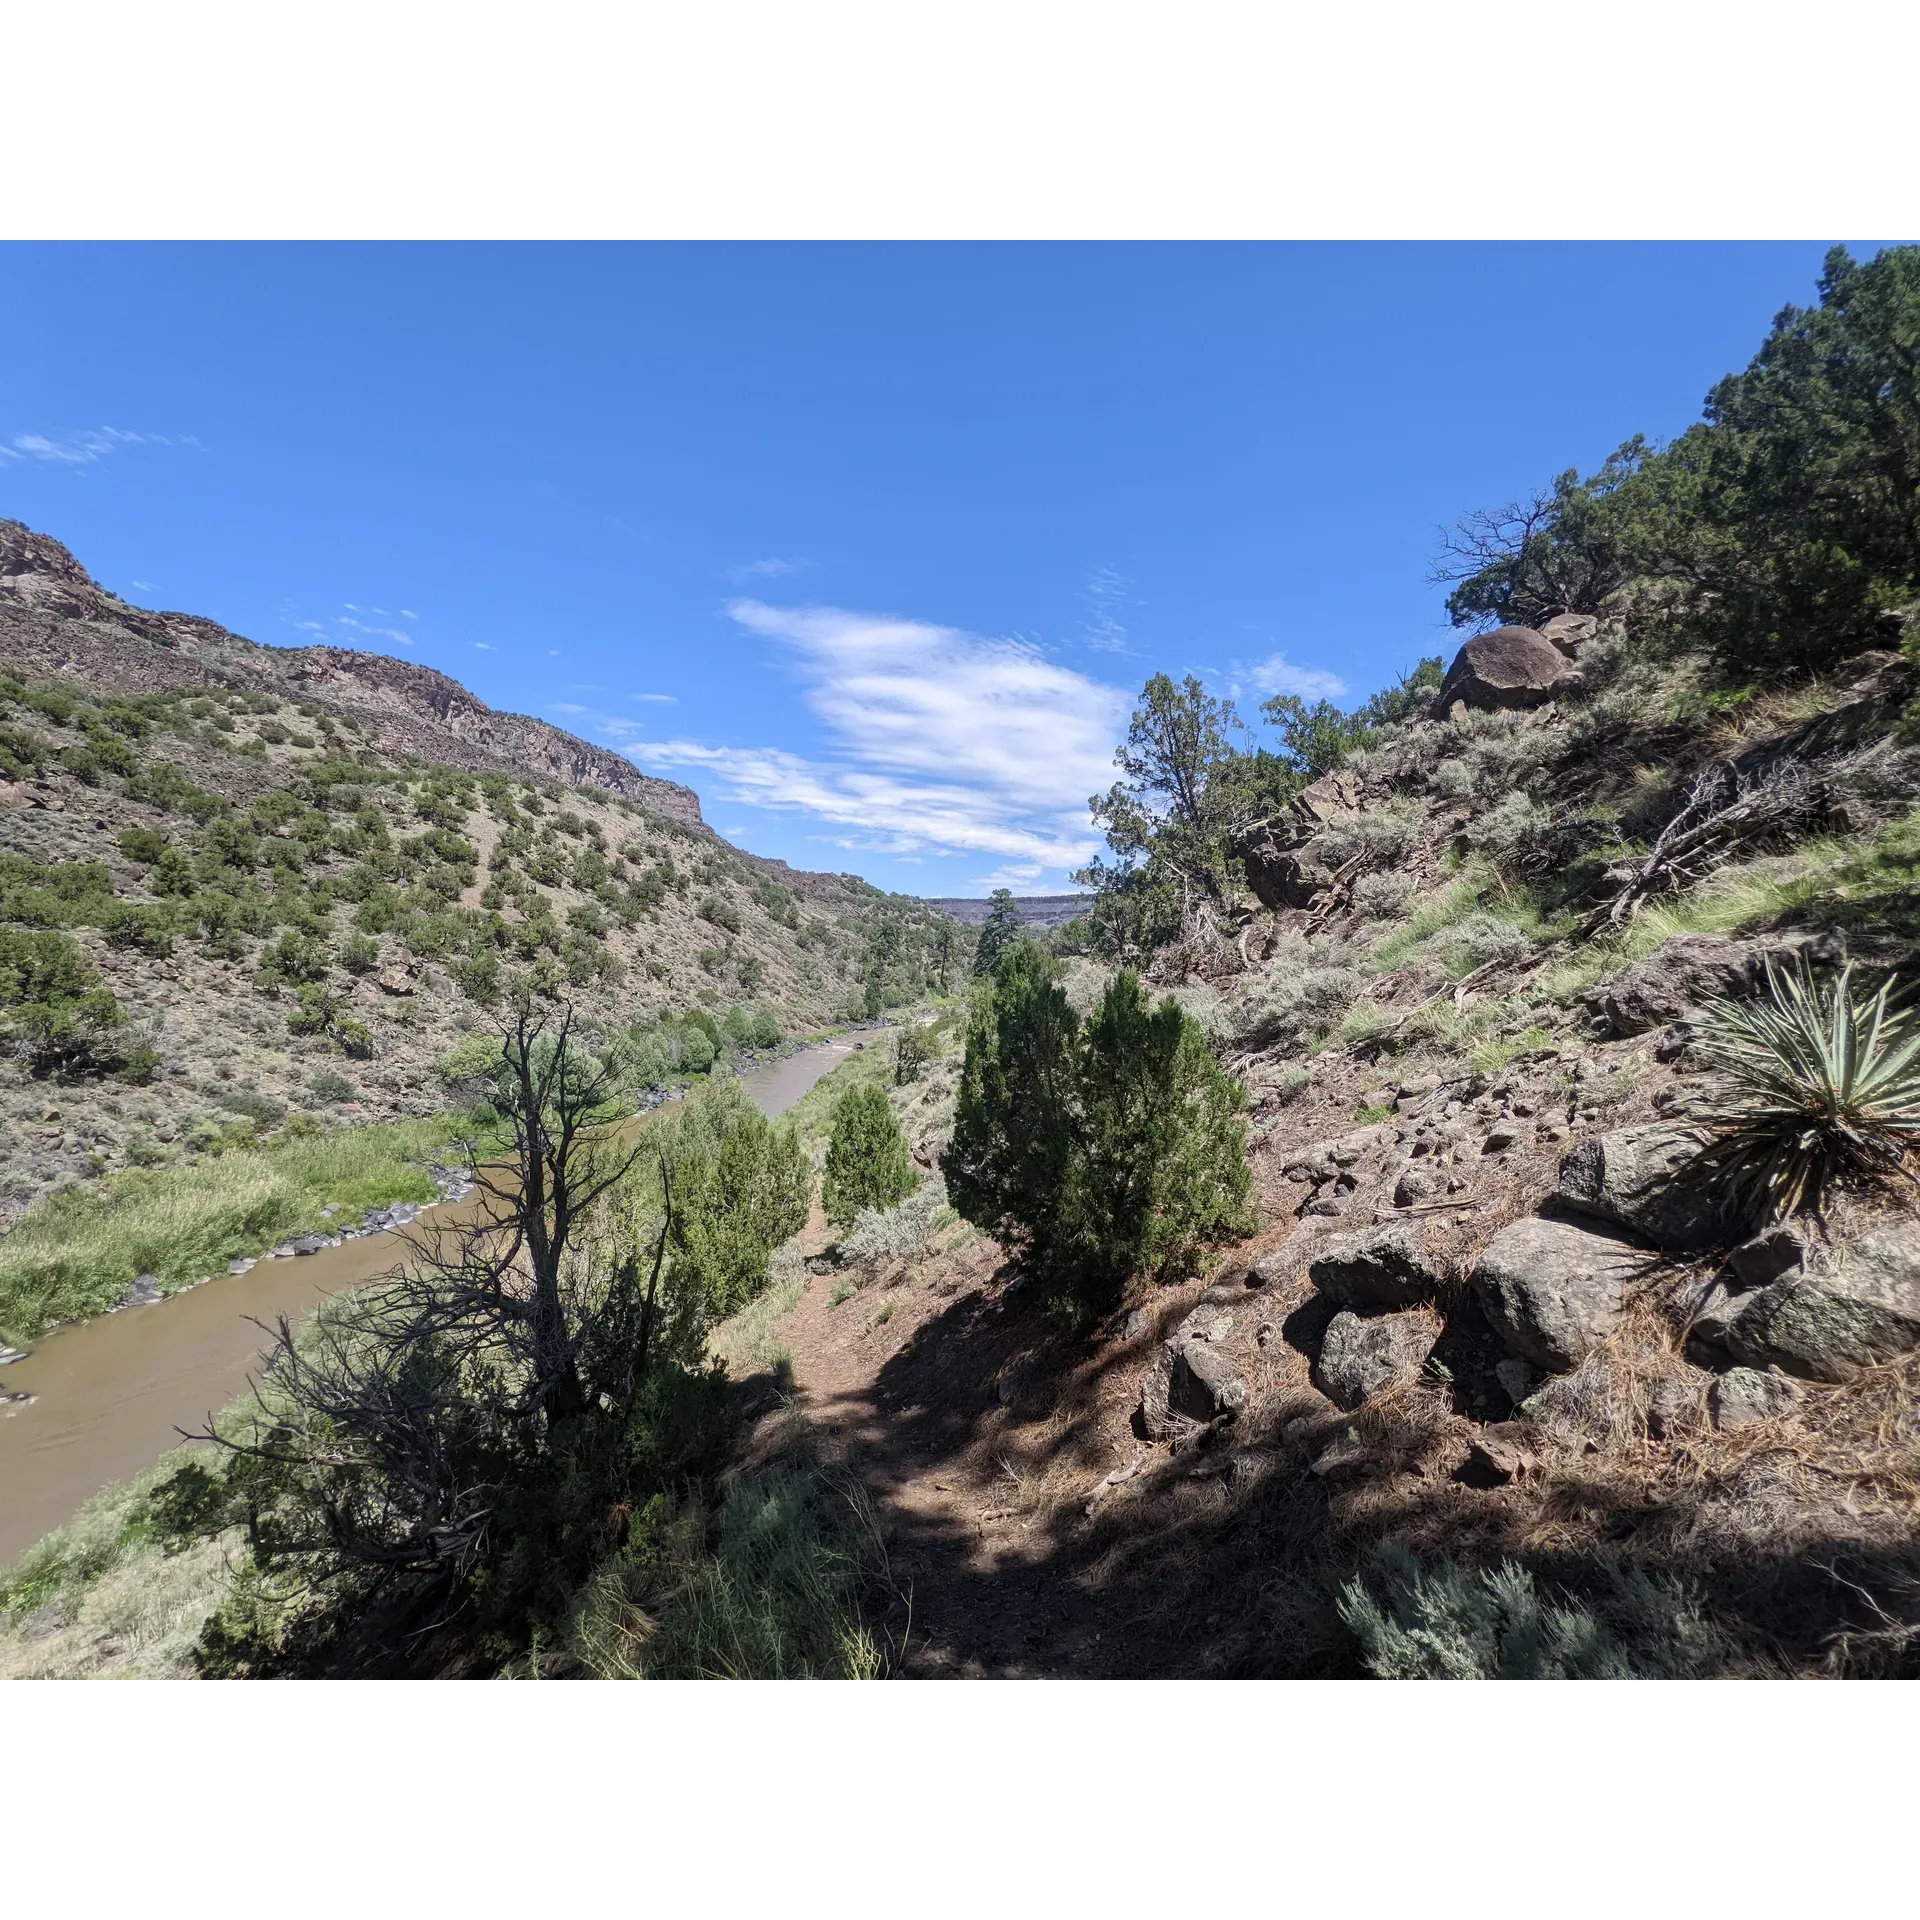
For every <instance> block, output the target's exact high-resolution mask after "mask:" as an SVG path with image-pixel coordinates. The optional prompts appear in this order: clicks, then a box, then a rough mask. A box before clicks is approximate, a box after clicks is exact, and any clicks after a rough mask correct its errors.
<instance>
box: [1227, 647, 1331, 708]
mask: <svg viewBox="0 0 1920 1920" xmlns="http://www.w3.org/2000/svg"><path fill="white" fill-rule="evenodd" d="M1233 679H1234V682H1235V685H1234V689H1233V690H1234V692H1235V693H1236V694H1237V693H1238V692H1239V691H1240V683H1241V682H1242V681H1244V682H1245V683H1246V684H1247V685H1248V686H1250V687H1252V688H1253V690H1254V691H1255V692H1256V693H1263V694H1267V693H1295V694H1298V695H1299V696H1300V698H1301V699H1302V700H1337V699H1339V698H1340V696H1341V695H1342V694H1343V693H1345V692H1346V691H1347V683H1346V682H1345V681H1344V680H1342V679H1341V678H1340V676H1339V675H1338V674H1337V673H1327V672H1325V671H1324V670H1323V669H1321V668H1319V667H1296V666H1295V665H1294V664H1293V662H1292V661H1291V660H1289V659H1288V658H1287V656H1286V655H1285V654H1284V653H1270V654H1268V655H1267V657H1266V658H1265V659H1264V660H1251V661H1240V660H1236V661H1235V662H1234V663H1233Z"/></svg>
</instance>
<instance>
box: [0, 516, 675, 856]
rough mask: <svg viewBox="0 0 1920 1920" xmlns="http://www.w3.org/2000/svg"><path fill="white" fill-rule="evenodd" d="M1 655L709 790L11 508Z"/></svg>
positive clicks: (525, 769) (449, 757)
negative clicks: (72, 543)
mask: <svg viewBox="0 0 1920 1920" xmlns="http://www.w3.org/2000/svg"><path fill="white" fill-rule="evenodd" d="M0 654H3V655H4V657H5V658H6V659H7V660H9V661H10V662H14V663H17V664H19V665H22V666H25V667H28V668H29V669H31V670H32V671H35V672H38V673H44V674H47V675H49V676H50V677H52V678H55V679H61V680H70V681H75V682H78V683H79V684H81V685H83V686H85V687H86V688H87V689H88V691H89V692H91V693H94V694H137V693H154V692H180V691H185V690H190V689H193V688H197V687H216V686H217V687H237V688H245V689H250V690H252V691H255V692H260V693H271V694H273V695H275V696H276V697H278V698H280V699H285V700H303V701H307V702H309V703H311V704H313V705H315V706H318V707H319V708H320V709H321V710H322V711H324V712H327V713H330V714H332V715H333V716H334V717H335V718H336V719H340V720H351V721H353V722H354V723H355V724H356V725H357V726H358V727H359V729H360V732H361V737H362V738H363V739H365V740H366V741H367V742H368V743H369V744H371V745H373V746H376V747H378V748H379V749H380V750H381V751H382V752H384V753H389V754H394V755H398V756H401V757H404V756H406V755H408V754H418V755H419V756H420V757H421V758H422V759H426V760H430V761H433V762H434V763H436V764H439V765H445V766H455V767H466V768H470V769H472V770H473V771H475V772H502V773H514V774H518V775H521V776H523V777H529V778H535V779H546V780H560V781H565V782H567V783H568V784H569V785H573V786H591V787H599V788H601V789H603V790H604V791H606V792H609V793H617V794H620V795H622V796H623V797H624V798H626V799H629V800H634V801H637V802H639V804H640V805H641V806H643V807H646V808H648V809H649V810H650V811H652V812H654V813H658V814H663V815H665V816H666V817H667V818H669V819H673V820H679V821H682V822H684V823H685V824H686V825H688V826H701V825H703V824H704V822H703V821H702V819H701V816H700V798H699V796H698V795H697V794H696V793H694V792H693V791H692V790H691V789H690V788H687V787H683V786H680V785H679V784H678V783H677V782H675V781H672V780H656V779H654V778H653V777H652V776H651V775H648V774H644V773H642V772H641V771H640V769H639V768H638V767H636V766H635V765H634V764H633V762H632V761H631V760H628V759H627V758H626V757H625V756H624V755H622V754H618V753H614V752H613V751H612V750H611V749H609V748H607V747H597V746H594V745H593V744H592V743H591V742H590V741H586V740H580V739H577V738H575V736H574V735H572V734H570V733H563V732H562V731H561V730H560V729H559V728H558V727H554V726H549V725H548V724H547V722H546V721H544V720H535V719H532V718H530V717H528V716H527V715H525V714H518V713H498V712H496V711H495V710H494V709H493V708H492V707H490V706H488V705H487V704H486V702H485V701H484V700H481V699H478V698H477V697H476V696H475V695H473V694H471V693H469V692H468V691H467V689H466V688H465V687H463V686H461V685H460V683H459V682H458V681H457V680H452V679H449V678H448V677H447V675H445V674H444V673H437V672H435V671H434V669H433V668H431V667H423V666H417V665H415V664H414V663H413V662H412V661H410V660H394V659H390V658H388V657H387V656H386V655H385V654H379V653H360V652H357V651H354V650H352V649H350V648H346V647H326V646H321V647H267V646H262V645H260V644H259V643H258V642H256V641H252V640H245V639H242V638H241V637H240V636H239V635H238V634H234V633H229V632H228V631H227V629H226V628H225V627H222V626H220V625H218V624H217V623H216V622H214V621H212V620H203V619H201V618H199V617H198V616H196V615H193V614H185V613H155V612H150V611H149V610H148V609H146V608H144V607H136V606H132V605H130V604H129V603H128V602H127V601H124V600H122V599H120V598H119V596H118V595H116V594H112V593H109V592H108V591H107V590H106V589H105V588H104V587H102V586H100V585H99V584H98V583H97V582H96V581H95V580H94V579H93V578H92V576H91V575H90V574H89V573H88V572H87V570H86V568H85V567H83V566H82V565H81V564H80V562H79V561H78V560H76V559H75V558H74V557H73V555H72V554H71V553H69V552H68V551H67V549H66V548H65V547H63V546H62V545H61V544H60V542H59V541H57V540H54V539H52V538H50V537H49V536H48V535H46V534H44V533H36V532H35V531H34V530H33V529H32V528H31V527H27V526H23V525H22V524H21V523H20V522H19V521H18V520H0Z"/></svg>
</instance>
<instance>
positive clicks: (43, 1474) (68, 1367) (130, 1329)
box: [0, 1043, 853, 1568]
mask: <svg viewBox="0 0 1920 1920" xmlns="http://www.w3.org/2000/svg"><path fill="white" fill-rule="evenodd" d="M852 1051H853V1048H852V1047H851V1046H848V1045H845V1044H838V1043H835V1044H829V1045H826V1046H819V1047H809V1048H807V1049H806V1050H805V1051H803V1052H801V1053H795V1054H789V1055H788V1056H787V1058H786V1059H784V1060H776V1061H775V1062H774V1063H773V1065H772V1066H769V1067H756V1068H755V1069H754V1070H753V1071H752V1072H750V1073H744V1074H742V1075H741V1076H740V1084H741V1085H742V1086H743V1087H744V1088H745V1089H746V1090H747V1092H748V1093H749V1094H751V1095H752V1096H753V1099H754V1102H755V1104H756V1105H757V1106H758V1107H759V1108H760V1110H761V1111H762V1112H763V1113H766V1114H768V1115H773V1114H778V1113H784V1112H785V1111H786V1109H787V1108H788V1107H790V1106H792V1105H793V1103H794V1102H795V1101H796V1100H798V1099H799V1098H800V1097H801V1095H802V1094H804V1093H806V1092H807V1091H808V1089H809V1088H811V1087H812V1086H813V1084H814V1083H815V1082H816V1081H817V1080H820V1079H822V1078H824V1077H825V1076H826V1075H827V1074H829V1073H831V1072H832V1071H833V1069H834V1068H835V1067H837V1066H838V1065H839V1064H840V1063H841V1061H843V1060H845V1059H846V1058H847V1056H848V1055H849V1054H850V1053H851V1052H852ZM475 1204H476V1202H475V1201H471V1200H469V1201H465V1202H459V1203H455V1204H453V1205H450V1206H443V1207H435V1208H431V1209H429V1210H426V1211H423V1212H422V1214H421V1215H420V1218H421V1219H422V1220H423V1221H424V1220H432V1221H438V1222H441V1223H446V1224H452V1223H454V1222H457V1221H458V1220H459V1219H460V1218H461V1216H462V1214H463V1212H466V1211H470V1210H471V1209H472V1208H473V1206H474V1205H475ZM399 1244H400V1243H399V1241H398V1240H397V1238H396V1237H395V1236H394V1235H393V1234H390V1233H376V1234H370V1235H368V1236H367V1237H366V1238H365V1239H363V1240H348V1241H344V1242H342V1244H341V1245H339V1246H337V1247H326V1248H323V1249H322V1250H321V1251H320V1252H318V1253H315V1254H310V1255H307V1256H304V1257H302V1258H298V1259H291V1260H262V1261H260V1262H259V1263H258V1264H257V1265H256V1266H255V1267H254V1268H253V1270H252V1271H251V1272H249V1273H243V1274H235V1275H231V1276H226V1277H223V1278H220V1279H217V1280H214V1281H211V1282H209V1283H208V1284H207V1285H206V1286H203V1287H192V1288H189V1289H188V1290H187V1291H186V1292H185V1293H176V1294H173V1295H170V1296H169V1297H168V1298H167V1299H165V1300H162V1301H161V1302H159V1303H158V1304H157V1305H155V1306H151V1307H131V1308H129V1309H127V1310H126V1311H125V1312H123V1313H111V1314H103V1315H102V1316H101V1317H100V1318H98V1319H95V1320H84V1321H81V1322H80V1323H79V1324H78V1325H76V1326H71V1327H62V1328H60V1329H59V1330H58V1331H57V1332H54V1333H50V1334H49V1335H48V1336H47V1337H46V1339H44V1340H43V1341H41V1343H40V1344H39V1346H38V1347H36V1348H35V1349H34V1350H33V1351H32V1352H31V1353H29V1354H28V1355H27V1357H26V1358H25V1359H24V1360H19V1361H16V1362H15V1363H14V1364H13V1365H12V1366H10V1367H6V1368H0V1388H4V1389H5V1390H6V1391H8V1392H10V1393H12V1392H26V1393H32V1394H36V1395H38V1398H37V1399H36V1400H35V1401H34V1402H33V1403H32V1404H31V1405H30V1406H20V1407H15V1408H12V1409H9V1410H8V1415H9V1417H5V1418H0V1568H4V1567H7V1566H10V1565H11V1564H12V1563H13V1562H14V1560H16V1559H17V1558H18V1557H19V1556H20V1554H21V1553H22V1552H24V1551H25V1550H26V1549H27V1548H28V1547H30V1546H31V1545H32V1544H33V1543H34V1542H35V1541H36V1540H38V1539H39V1538H40V1537H41V1536H42V1535H43V1534H47V1533H50V1532H51V1531H52V1530H53V1529H54V1528H55V1527H59V1526H64V1525H65V1524H66V1522H67V1521H69V1520H70V1519H72V1518H73V1516H74V1514H75V1512H76V1511H78V1509H79V1508H80V1506H81V1505H82V1504H83V1503H84V1502H85V1501H86V1500H88V1499H89V1498H91V1497H92V1496H93V1495H94V1494H96V1493H98V1492H99V1491H100V1489H101V1488H102V1487H105V1486H109V1485H111V1484H112V1483H113V1482H114V1481H116V1480H126V1479H129V1478H131V1477H132V1476H133V1475H134V1474H136V1473H139V1472H140V1471H141V1470H142V1469H143V1468H146V1467H150V1466H152V1464H153V1463H154V1461H156V1460H157V1459H159V1457H160V1456H161V1454H163V1453H165V1452H166V1451H167V1449H168V1448H169V1447H173V1446H177V1445H178V1444H179V1442H180V1433H179V1429H180V1428H182V1427H187V1428H192V1427H195V1426H198V1425H199V1424H200V1423H201V1422H202V1421H204V1420H205V1419H206V1418H207V1416H208V1415H209V1414H211V1413H214V1412H216V1411H217V1410H218V1409H219V1408H221V1407H224V1406H226V1405H227V1404H228V1403H229V1402H230V1401H233V1400H235V1399H237V1398H238V1397H239V1396H240V1395H241V1394H242V1393H243V1392H244V1391H245V1390H246V1385H247V1376H248V1374H249V1373H250V1372H251V1370H252V1368H253V1366H254V1363H255V1362H256V1360H257V1359H258V1358H259V1355H260V1352H261V1349H262V1348H263V1346H264V1345H265V1336H264V1335H263V1334H262V1333H261V1331H260V1329H259V1327H257V1326H256V1325H254V1324H253V1323H254V1321H256V1320H264V1321H265V1322H267V1324H268V1325H272V1323H273V1321H274V1319H275V1317H276V1316H277V1315H279V1314H283V1313H284V1314H287V1315H289V1316H290V1317H293V1318H298V1317H300V1316H301V1315H303V1314H305V1313H307V1312H309V1311H311V1310H312V1308H313V1307H314V1306H316V1305H317V1304H318V1303H319V1301H320V1300H321V1298H322V1297H323V1296H324V1295H326V1294H330V1293H339V1292H340V1291H342V1290H343V1289H344V1288H347V1287H354V1286H359V1285H361V1284H363V1283H364V1282H366V1281H368V1280H371V1279H372V1278H374V1276H375V1275H377V1274H380V1273H384V1272H386V1271H387V1269H388V1268H390V1267H391V1266H392V1265H393V1262H394V1259H395V1256H396V1254H397V1252H398V1250H399Z"/></svg>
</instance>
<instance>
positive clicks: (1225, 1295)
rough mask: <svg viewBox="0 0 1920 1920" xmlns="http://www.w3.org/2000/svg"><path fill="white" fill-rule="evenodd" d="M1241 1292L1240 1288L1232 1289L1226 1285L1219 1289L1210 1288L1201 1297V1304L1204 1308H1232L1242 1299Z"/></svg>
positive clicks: (1218, 1287)
mask: <svg viewBox="0 0 1920 1920" xmlns="http://www.w3.org/2000/svg"><path fill="white" fill-rule="evenodd" d="M1241 1291H1242V1290H1241V1289H1240V1288H1239V1287H1230V1286H1226V1285H1224V1284H1223V1285H1220V1286H1217V1287H1209V1288H1208V1289H1207V1290H1206V1292H1205V1293H1203V1294H1202V1295H1201V1296H1200V1304H1201V1305H1202V1306H1203V1307H1230V1306H1232V1305H1233V1303H1234V1302H1235V1301H1236V1300H1238V1299H1239V1298H1240V1294H1241Z"/></svg>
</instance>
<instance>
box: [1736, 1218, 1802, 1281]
mask: <svg viewBox="0 0 1920 1920" xmlns="http://www.w3.org/2000/svg"><path fill="white" fill-rule="evenodd" d="M1807 1245H1808V1241H1807V1229H1806V1227H1805V1226H1804V1225H1803V1224H1802V1223H1801V1222H1800V1221H1798V1220H1783V1221H1781V1222H1780V1223H1779V1225H1777V1226H1772V1227H1768V1228H1767V1229H1766V1231H1765V1232H1764V1233H1757V1234H1755V1235H1754V1237H1753V1238H1752V1239H1751V1240H1748V1241H1745V1242H1743V1243H1742V1244H1741V1245H1740V1246H1737V1247H1735V1248H1734V1250H1733V1251H1732V1252H1731V1253H1730V1254H1728V1255H1727V1265H1728V1266H1729V1267H1731V1268H1732V1269H1733V1276H1734V1278H1735V1279H1736V1280H1737V1281H1738V1282H1739V1283H1740V1285H1741V1286H1742V1287H1743V1288H1745V1287H1767V1286H1771V1285H1772V1284H1773V1283H1774V1281H1776V1280H1781V1279H1784V1278H1785V1277H1786V1276H1787V1275H1788V1274H1790V1273H1797V1272H1798V1271H1799V1270H1800V1268H1802V1267H1803V1266H1805V1265H1806V1260H1807Z"/></svg>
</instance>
